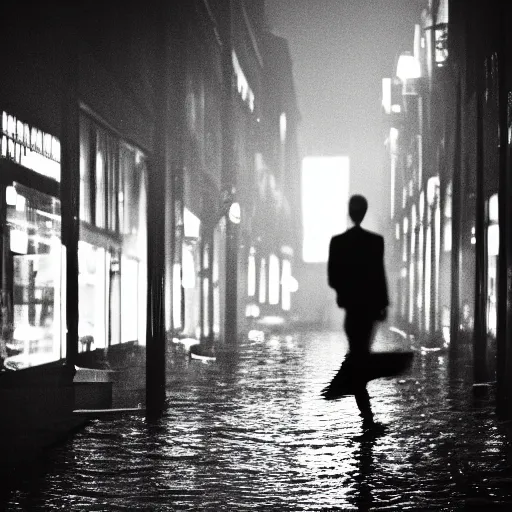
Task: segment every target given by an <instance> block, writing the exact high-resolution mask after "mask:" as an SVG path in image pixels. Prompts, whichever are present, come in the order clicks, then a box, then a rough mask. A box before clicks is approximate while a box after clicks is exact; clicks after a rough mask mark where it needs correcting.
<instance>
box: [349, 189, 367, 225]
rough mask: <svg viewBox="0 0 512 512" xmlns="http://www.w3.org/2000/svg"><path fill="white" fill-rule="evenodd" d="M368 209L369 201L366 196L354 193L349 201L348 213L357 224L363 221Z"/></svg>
mask: <svg viewBox="0 0 512 512" xmlns="http://www.w3.org/2000/svg"><path fill="white" fill-rule="evenodd" d="M366 210H368V201H367V200H366V198H365V197H363V196H360V195H354V196H352V197H351V198H350V201H349V203H348V214H349V215H350V218H351V219H352V222H353V223H354V224H355V225H356V226H359V224H361V222H363V219H364V216H365V215H366Z"/></svg>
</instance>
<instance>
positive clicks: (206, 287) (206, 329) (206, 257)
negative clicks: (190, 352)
mask: <svg viewBox="0 0 512 512" xmlns="http://www.w3.org/2000/svg"><path fill="white" fill-rule="evenodd" d="M209 268H210V245H209V244H207V243H205V244H204V247H203V284H202V286H203V336H206V337H207V336H209V335H210V307H209V294H210V278H209V273H208V270H209Z"/></svg>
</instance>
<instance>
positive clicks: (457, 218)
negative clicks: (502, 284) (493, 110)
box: [450, 78, 462, 351]
mask: <svg viewBox="0 0 512 512" xmlns="http://www.w3.org/2000/svg"><path fill="white" fill-rule="evenodd" d="M455 101H456V107H455V137H454V139H455V140H454V151H453V179H452V252H451V267H452V268H451V271H452V280H451V297H450V300H451V303H450V349H451V351H453V350H455V349H456V348H457V346H458V340H459V325H460V247H461V243H460V223H461V192H462V191H461V186H462V176H461V174H462V165H461V144H462V140H461V122H462V119H461V115H462V108H461V102H462V90H461V84H460V78H459V81H458V83H457V86H456V99H455Z"/></svg>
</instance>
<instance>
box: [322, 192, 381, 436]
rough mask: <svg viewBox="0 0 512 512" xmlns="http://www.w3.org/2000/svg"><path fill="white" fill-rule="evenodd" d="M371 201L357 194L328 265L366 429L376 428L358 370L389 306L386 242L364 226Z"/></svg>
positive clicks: (351, 200) (331, 249) (335, 241)
mask: <svg viewBox="0 0 512 512" xmlns="http://www.w3.org/2000/svg"><path fill="white" fill-rule="evenodd" d="M367 209H368V202H367V201H366V199H365V198H364V197H363V196H360V195H354V196H352V197H351V198H350V202H349V216H350V218H351V219H352V221H353V222H354V226H353V227H352V228H351V229H348V230H347V231H345V233H342V234H340V235H336V236H334V237H333V238H332V239H331V243H330V246H329V260H328V264H327V275H328V282H329V286H330V287H331V288H334V290H335V291H336V302H337V304H338V306H339V307H340V308H344V309H345V312H346V315H345V326H344V327H345V332H346V334H347V338H348V343H349V357H351V360H352V362H353V364H354V367H355V368H356V370H355V372H354V381H353V388H352V389H353V392H354V395H355V399H356V403H357V406H358V408H359V410H360V412H361V417H362V418H363V427H365V428H366V427H369V428H371V427H373V426H375V425H376V424H375V423H374V420H373V412H372V409H371V404H370V396H369V395H368V391H367V389H366V384H367V382H366V380H365V379H364V378H358V377H360V376H361V375H362V372H361V371H358V370H357V368H364V364H365V359H366V358H367V357H368V356H369V354H370V348H371V343H372V340H373V333H374V329H375V324H376V322H377V321H379V320H385V319H386V317H387V307H388V305H389V299H388V290H387V283H386V273H385V270H384V239H383V237H382V236H380V235H377V234H375V233H371V232H370V231H366V230H365V229H363V228H362V227H361V222H362V221H363V219H364V216H365V215H366V211H367Z"/></svg>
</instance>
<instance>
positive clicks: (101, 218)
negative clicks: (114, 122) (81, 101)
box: [94, 130, 107, 228]
mask: <svg viewBox="0 0 512 512" xmlns="http://www.w3.org/2000/svg"><path fill="white" fill-rule="evenodd" d="M106 159H107V139H106V135H105V133H104V132H102V131H99V130H98V132H97V135H96V202H95V206H96V216H95V219H94V223H95V225H96V226H98V227H99V228H104V227H106V226H105V220H106V204H105V203H106V173H107V169H106V166H107V162H106Z"/></svg>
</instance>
